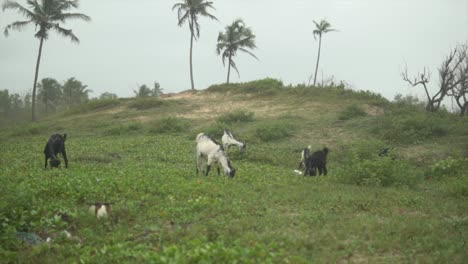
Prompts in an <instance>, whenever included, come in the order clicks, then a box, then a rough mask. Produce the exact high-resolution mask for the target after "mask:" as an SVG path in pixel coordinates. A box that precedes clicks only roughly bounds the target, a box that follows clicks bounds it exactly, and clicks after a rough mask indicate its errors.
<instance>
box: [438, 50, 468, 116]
mask: <svg viewBox="0 0 468 264" xmlns="http://www.w3.org/2000/svg"><path fill="white" fill-rule="evenodd" d="M456 57H457V58H456V59H455V63H454V65H453V67H456V68H453V70H452V75H454V77H453V81H450V78H446V79H448V80H446V81H445V82H446V83H450V82H452V83H451V89H450V90H449V91H448V93H447V94H448V96H452V97H453V98H454V99H455V102H456V104H457V105H458V107H459V109H460V116H464V115H468V44H465V45H459V46H458V47H457V54H456ZM457 63H459V64H457ZM446 68H447V67H442V68H441V70H439V71H440V72H444V71H447V70H446ZM448 75H449V76H450V74H448ZM449 88H450V87H449Z"/></svg>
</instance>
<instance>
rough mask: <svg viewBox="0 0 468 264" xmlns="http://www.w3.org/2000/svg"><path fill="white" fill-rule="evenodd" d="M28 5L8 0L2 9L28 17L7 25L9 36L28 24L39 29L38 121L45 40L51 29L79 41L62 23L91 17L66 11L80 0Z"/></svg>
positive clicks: (34, 1)
mask: <svg viewBox="0 0 468 264" xmlns="http://www.w3.org/2000/svg"><path fill="white" fill-rule="evenodd" d="M27 5H28V6H29V8H30V9H28V8H26V7H24V6H22V5H20V4H19V3H17V2H15V1H9V0H7V1H5V2H4V3H3V4H2V9H3V11H5V10H6V9H12V10H16V11H18V13H20V14H22V15H23V16H25V17H26V19H27V20H25V21H16V22H13V23H11V24H9V25H7V26H6V27H5V31H4V34H5V36H8V34H9V32H10V30H17V31H21V30H22V29H23V28H24V27H26V26H28V25H34V26H35V27H36V30H37V32H36V34H35V35H34V36H35V37H36V38H38V39H39V52H38V55H37V62H36V72H35V75H34V83H33V94H32V121H36V86H37V78H38V75H39V64H40V61H41V54H42V45H43V43H44V40H47V38H48V37H49V31H50V30H54V31H55V32H56V33H58V34H60V35H62V36H64V37H67V38H70V39H71V41H72V42H76V43H79V39H78V38H77V37H76V36H75V35H74V34H73V32H72V30H70V29H65V28H63V27H61V26H60V23H62V24H64V23H65V22H66V21H67V20H72V19H81V20H84V21H90V20H91V18H90V17H89V16H87V15H84V14H80V13H65V12H66V11H68V10H69V9H72V8H78V0H27Z"/></svg>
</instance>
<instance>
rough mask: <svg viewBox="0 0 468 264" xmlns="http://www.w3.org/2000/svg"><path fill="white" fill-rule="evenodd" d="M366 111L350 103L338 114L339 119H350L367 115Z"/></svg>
mask: <svg viewBox="0 0 468 264" xmlns="http://www.w3.org/2000/svg"><path fill="white" fill-rule="evenodd" d="M366 115H367V113H366V111H364V110H362V109H361V108H360V107H359V106H357V105H350V106H348V107H346V108H345V109H344V110H343V111H341V113H340V114H339V115H338V119H339V120H349V119H352V118H356V117H361V116H366Z"/></svg>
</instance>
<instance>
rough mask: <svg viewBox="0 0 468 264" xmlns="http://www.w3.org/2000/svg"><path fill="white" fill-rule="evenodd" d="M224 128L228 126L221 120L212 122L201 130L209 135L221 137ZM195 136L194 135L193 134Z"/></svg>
mask: <svg viewBox="0 0 468 264" xmlns="http://www.w3.org/2000/svg"><path fill="white" fill-rule="evenodd" d="M224 129H229V126H228V125H227V124H225V123H223V122H214V123H212V124H210V125H209V126H207V127H204V128H203V129H202V131H201V132H203V133H205V134H207V135H209V136H210V137H213V138H217V139H221V137H222V136H223V133H224ZM193 138H195V136H193Z"/></svg>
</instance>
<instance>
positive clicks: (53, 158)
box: [44, 134, 68, 168]
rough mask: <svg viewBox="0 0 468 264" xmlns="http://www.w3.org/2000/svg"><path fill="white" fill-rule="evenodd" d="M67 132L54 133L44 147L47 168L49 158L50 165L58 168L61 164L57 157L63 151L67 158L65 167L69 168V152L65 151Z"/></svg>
mask: <svg viewBox="0 0 468 264" xmlns="http://www.w3.org/2000/svg"><path fill="white" fill-rule="evenodd" d="M66 139H67V134H63V136H62V135H60V134H54V135H52V136H50V138H49V140H48V141H47V144H46V145H45V148H44V154H45V168H47V160H48V159H50V166H51V167H53V168H54V167H55V168H57V167H58V166H59V165H60V160H59V159H57V154H59V153H62V156H63V159H64V160H65V167H66V168H68V159H67V152H66V151H65V140H66Z"/></svg>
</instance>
